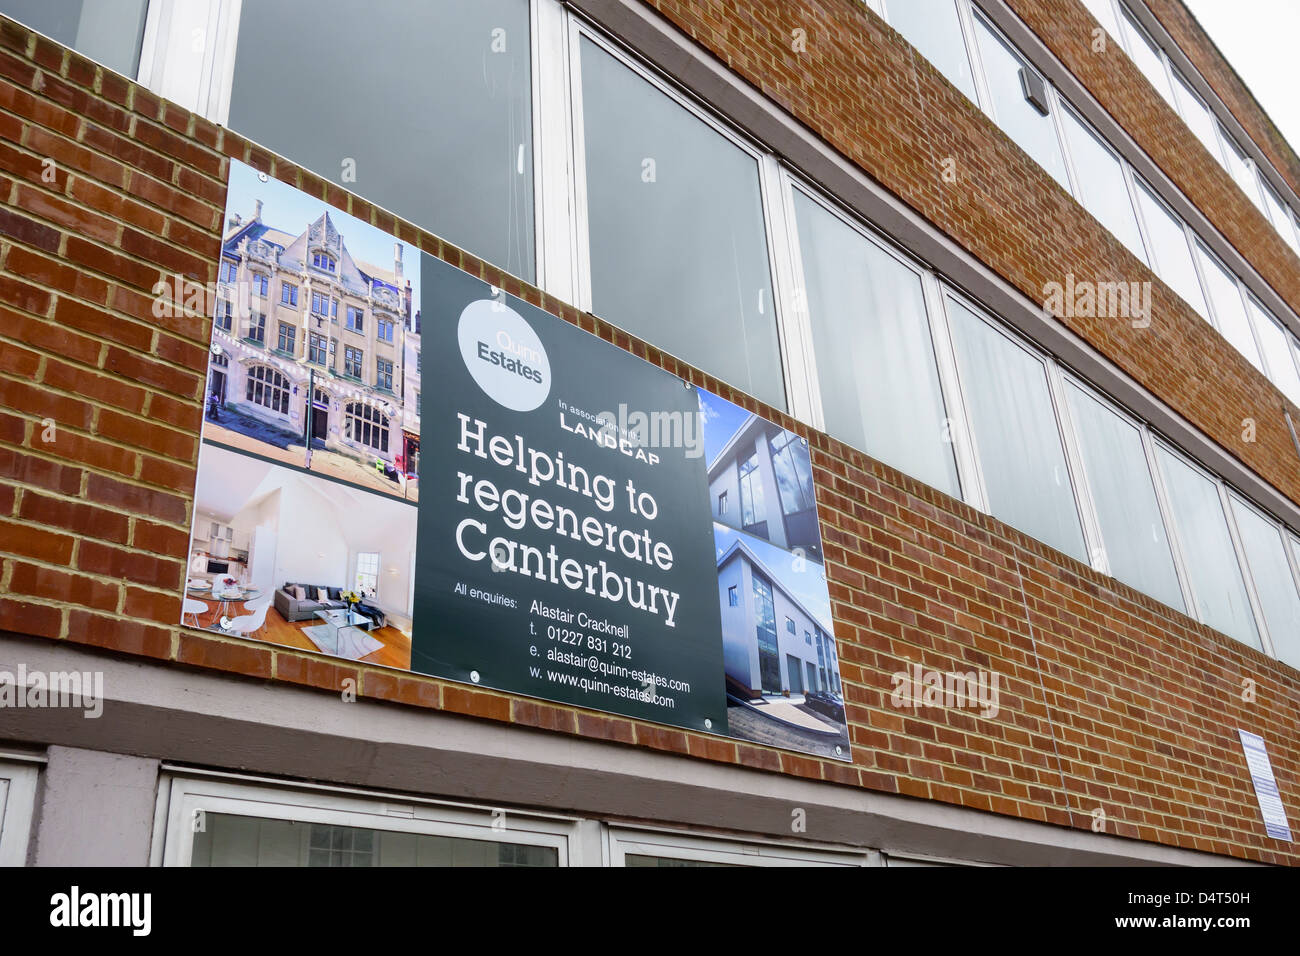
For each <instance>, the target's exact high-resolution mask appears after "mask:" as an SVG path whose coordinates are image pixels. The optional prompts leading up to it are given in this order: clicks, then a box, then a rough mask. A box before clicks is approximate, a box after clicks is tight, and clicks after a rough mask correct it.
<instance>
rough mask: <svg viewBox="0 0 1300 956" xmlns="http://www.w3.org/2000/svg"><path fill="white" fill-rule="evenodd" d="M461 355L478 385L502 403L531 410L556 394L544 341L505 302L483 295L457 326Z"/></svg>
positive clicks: (527, 410) (518, 408)
mask: <svg viewBox="0 0 1300 956" xmlns="http://www.w3.org/2000/svg"><path fill="white" fill-rule="evenodd" d="M456 331H457V337H458V339H459V341H460V357H461V359H462V360H463V361H464V362H465V368H467V369H468V370H469V374H470V375H472V376H473V377H474V381H475V382H477V383H478V387H479V388H481V389H483V391H484V393H486V394H487V396H488V397H489V398H491V399H493V400H494V401H495V402H497V404H499V405H504V406H505V407H506V408H509V409H511V410H513V411H516V412H531V411H532V410H533V409H535V408H537V407H538V406H539V405H541V404H542V402H544V401H546V396H547V395H549V394H550V393H551V363H550V360H549V359H547V357H546V349H545V348H543V347H542V340H541V339H539V338H538V337H537V333H536V332H534V331H533V328H532V326H530V325H529V324H528V323H527V322H525V321H524V317H523V316H522V315H520V314H519V313H518V312H516V311H515V310H514V309H512V308H510V306H508V305H506V304H505V303H504V302H497V301H495V300H493V299H478V300H477V301H474V302H471V303H470V304H469V305H467V306H465V311H464V312H462V313H461V314H460V324H459V326H458V327H457V330H456Z"/></svg>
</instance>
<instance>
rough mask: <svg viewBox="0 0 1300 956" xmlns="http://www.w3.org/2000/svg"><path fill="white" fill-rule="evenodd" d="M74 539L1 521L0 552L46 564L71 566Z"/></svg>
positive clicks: (27, 525) (42, 529)
mask: <svg viewBox="0 0 1300 956" xmlns="http://www.w3.org/2000/svg"><path fill="white" fill-rule="evenodd" d="M73 542H74V539H73V538H72V537H71V536H69V535H66V534H57V533H55V532H53V531H46V530H45V529H44V528H36V527H33V526H32V525H30V524H20V523H19V522H17V521H9V520H5V519H0V551H4V552H7V553H9V554H16V555H21V556H22V557H25V558H33V559H35V560H37V561H43V562H45V563H46V564H69V563H71V561H72V545H73Z"/></svg>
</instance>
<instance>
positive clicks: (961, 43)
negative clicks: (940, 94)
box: [889, 0, 978, 103]
mask: <svg viewBox="0 0 1300 956" xmlns="http://www.w3.org/2000/svg"><path fill="white" fill-rule="evenodd" d="M889 23H890V26H892V27H893V28H894V29H895V30H897V31H898V32H899V33H901V34H903V36H905V37H907V42H908V43H910V44H912V46H914V47H916V48H917V49H918V50H919V51H920V52H921V55H922V56H923V57H925V58H926V59H927V60H929V61H930V62H931V63H933V64H934V65H935V66H936V67H937V68H938V70H939V72H940V73H942V74H943V75H944V76H946V77H947V78H948V81H949V82H950V83H952V85H953V86H955V87H957V89H959V90H961V91H962V92H963V93H965V94H966V96H967V98H969V99H970V101H971V102H972V103H974V102H978V100H977V98H976V96H975V80H974V78H973V77H972V76H971V70H970V57H969V56H968V55H967V53H966V41H965V40H964V39H963V37H962V34H961V22H960V21H959V20H958V19H957V5H956V3H955V0H894V2H893V3H891V4H890V5H889Z"/></svg>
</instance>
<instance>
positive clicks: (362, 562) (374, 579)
mask: <svg viewBox="0 0 1300 956" xmlns="http://www.w3.org/2000/svg"><path fill="white" fill-rule="evenodd" d="M356 587H357V591H358V593H360V594H364V595H366V596H367V597H374V596H375V595H376V594H377V593H378V592H379V552H378V551H362V552H361V553H360V554H358V555H357V585H356Z"/></svg>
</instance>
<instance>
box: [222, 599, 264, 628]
mask: <svg viewBox="0 0 1300 956" xmlns="http://www.w3.org/2000/svg"><path fill="white" fill-rule="evenodd" d="M270 607H271V599H270V598H269V597H268V598H265V599H259V600H256V601H254V602H252V603H251V604H246V605H244V610H245V611H250V612H251V613H249V614H241V615H240V616H239V617H236V618H229V619H227V618H222V620H221V626H222V628H223V629H224V630H226V631H229V632H230V633H232V634H239V635H240V636H242V637H252V636H253V634H255V633H256V632H257V631H259V630H261V628H262V625H264V624H265V623H266V612H267V611H268V610H269V609H270Z"/></svg>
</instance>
